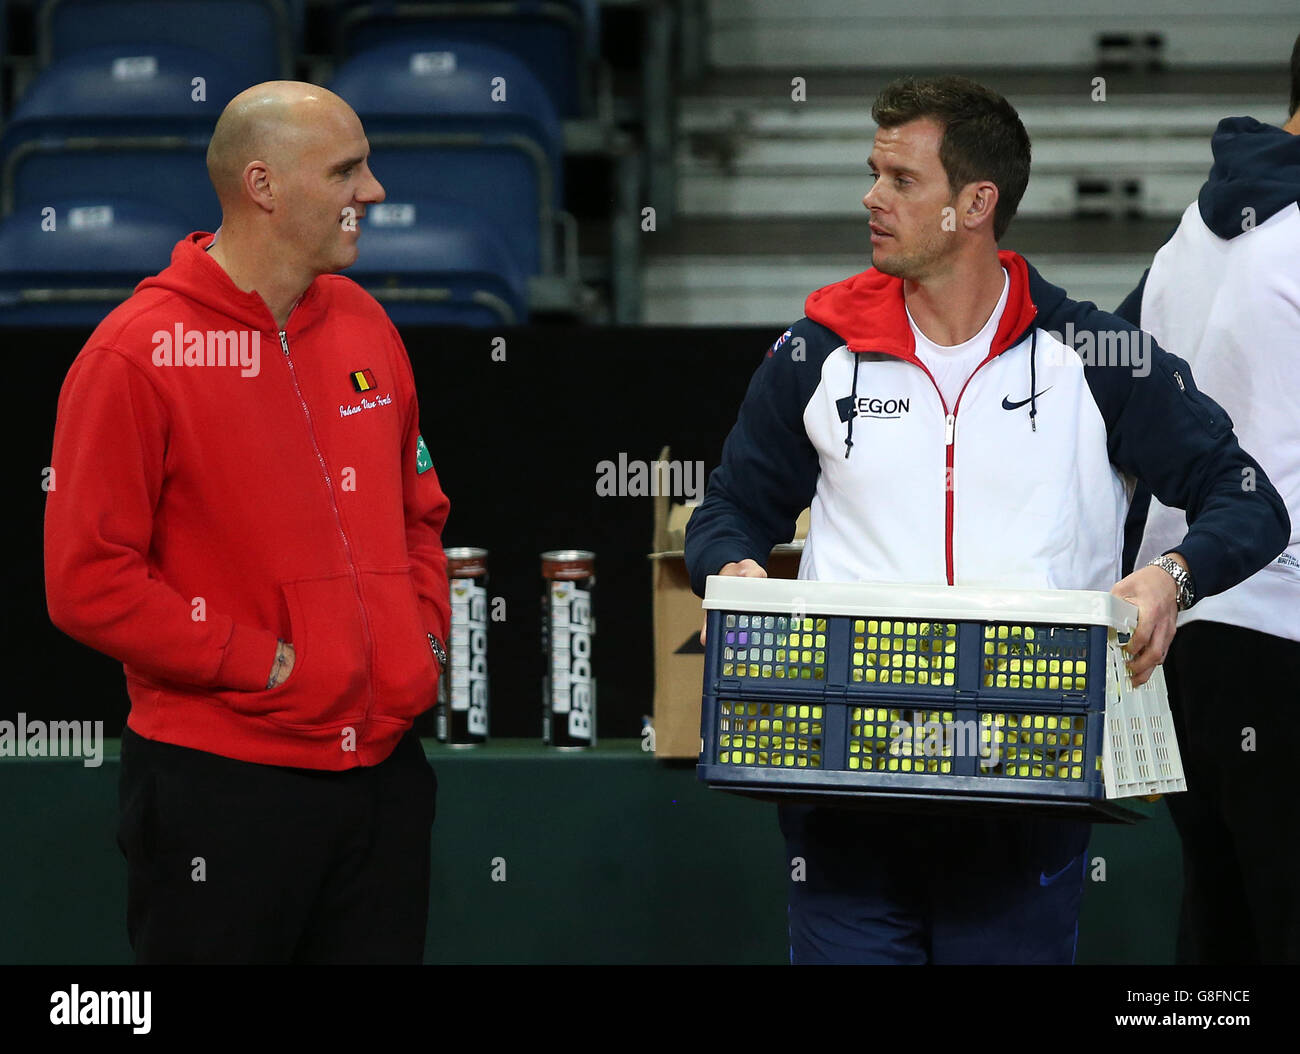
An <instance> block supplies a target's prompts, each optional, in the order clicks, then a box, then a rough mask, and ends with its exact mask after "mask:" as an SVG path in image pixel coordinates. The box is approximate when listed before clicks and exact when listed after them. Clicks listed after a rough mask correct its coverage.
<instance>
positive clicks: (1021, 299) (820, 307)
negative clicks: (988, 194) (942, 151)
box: [804, 251, 1064, 362]
mask: <svg viewBox="0 0 1300 1054" xmlns="http://www.w3.org/2000/svg"><path fill="white" fill-rule="evenodd" d="M998 261H999V262H1000V263H1001V264H1002V266H1003V267H1005V268H1006V270H1007V275H1008V277H1009V279H1010V288H1009V289H1008V290H1007V306H1006V307H1005V308H1004V309H1003V311H1002V319H1001V321H1000V322H999V323H998V328H997V332H996V333H995V334H994V336H993V345H992V348H991V349H990V353H989V358H993V357H994V356H995V355H1000V354H1001V353H1002V352H1004V351H1006V349H1007V348H1009V347H1011V346H1012V345H1014V344H1016V343H1017V342H1018V341H1019V340H1020V339H1021V338H1022V337H1023V336H1024V335H1025V331H1026V330H1027V329H1028V328H1029V326H1030V325H1031V323H1032V322H1033V321H1034V317H1035V315H1036V314H1037V311H1038V309H1037V307H1035V304H1034V301H1033V298H1032V297H1031V296H1030V291H1029V285H1030V272H1031V270H1032V268H1030V266H1029V265H1028V264H1027V263H1026V262H1025V259H1024V257H1022V256H1020V254H1019V253H1014V252H1008V251H1003V252H999V253H998ZM1053 288H1054V287H1053ZM1062 295H1064V294H1062ZM804 314H806V315H807V316H808V317H809V318H810V319H812V320H813V321H814V322H819V323H821V324H822V325H823V326H826V327H827V328H828V329H830V330H832V331H834V332H835V333H836V334H838V335H839V336H840V337H842V338H843V340H844V342H845V344H847V345H848V349H849V350H850V351H874V352H884V353H886V354H888V355H897V356H898V357H899V358H903V359H907V360H909V361H912V362H917V361H919V360H917V358H916V341H915V339H914V338H913V336H912V327H911V326H909V325H908V324H907V308H906V305H905V303H904V300H903V280H902V279H901V278H895V277H894V276H893V275H887V274H885V273H884V272H883V271H878V270H876V269H875V268H874V267H873V268H871V269H870V270H869V271H863V272H862V273H861V274H856V275H854V276H853V277H852V278H845V279H843V280H842V281H839V282H835V283H833V284H831V285H828V286H823V287H822V288H821V289H818V290H815V291H814V292H812V293H810V294H808V299H807V300H806V301H804Z"/></svg>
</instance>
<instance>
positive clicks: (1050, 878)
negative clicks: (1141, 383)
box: [1021, 404, 1079, 886]
mask: <svg viewBox="0 0 1300 1054" xmlns="http://www.w3.org/2000/svg"><path fill="white" fill-rule="evenodd" d="M1021 405H1023V404H1021ZM1078 859H1079V858H1078V857H1077V856H1076V857H1075V858H1074V859H1073V860H1071V861H1070V862H1069V863H1068V864H1066V865H1065V866H1064V867H1063V868H1061V870H1059V871H1058V872H1056V874H1054V875H1049V874H1048V873H1047V872H1046V871H1040V872H1038V884H1039V885H1040V886H1050V885H1051V884H1052V883H1053V882H1055V881H1056V880H1057V879H1058V878H1060V877H1061V876H1062V875H1063V874H1065V873H1066V872H1067V871H1069V870H1070V868H1072V867H1074V865H1075V863H1076V862H1077V861H1078Z"/></svg>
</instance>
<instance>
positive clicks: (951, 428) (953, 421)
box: [943, 414, 957, 446]
mask: <svg viewBox="0 0 1300 1054" xmlns="http://www.w3.org/2000/svg"><path fill="white" fill-rule="evenodd" d="M956 431H957V415H956V414H949V415H948V430H947V432H946V436H945V438H944V441H943V442H944V445H945V446H952V437H953V434H954V433H955V432H956Z"/></svg>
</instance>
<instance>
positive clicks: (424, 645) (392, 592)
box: [361, 567, 439, 721]
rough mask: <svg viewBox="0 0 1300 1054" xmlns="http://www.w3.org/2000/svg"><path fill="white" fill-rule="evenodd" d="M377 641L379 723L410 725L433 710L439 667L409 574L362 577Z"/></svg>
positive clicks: (404, 571)
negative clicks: (425, 712) (421, 715)
mask: <svg viewBox="0 0 1300 1054" xmlns="http://www.w3.org/2000/svg"><path fill="white" fill-rule="evenodd" d="M361 584H362V589H363V590H364V592H365V596H366V613H367V615H368V616H369V618H370V628H371V632H372V633H373V634H374V640H375V705H374V710H373V711H372V714H373V715H374V716H375V717H378V718H380V719H385V718H387V719H390V720H391V719H397V720H401V721H410V720H412V719H414V718H415V717H417V716H419V715H420V714H422V713H424V711H426V710H428V709H429V708H430V707H431V706H433V704H434V702H435V690H436V689H437V686H438V673H439V671H438V662H437V660H436V659H435V658H434V657H433V649H432V648H431V647H430V646H429V637H428V632H429V631H428V630H427V629H425V625H424V619H423V617H422V616H421V614H420V604H419V599H418V598H417V597H416V594H415V586H414V584H413V583H412V582H411V569H410V568H409V567H400V568H392V569H386V570H383V571H368V572H366V573H364V574H362V576H361Z"/></svg>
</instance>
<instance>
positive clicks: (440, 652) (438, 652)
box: [429, 633, 447, 670]
mask: <svg viewBox="0 0 1300 1054" xmlns="http://www.w3.org/2000/svg"><path fill="white" fill-rule="evenodd" d="M429 647H430V648H432V649H433V657H434V658H435V659H437V660H438V666H439V668H441V669H443V670H445V669H446V668H447V649H446V648H444V647H443V646H442V641H440V640H439V639H438V638H437V637H435V636H434V635H433V634H432V633H430V634H429Z"/></svg>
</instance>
